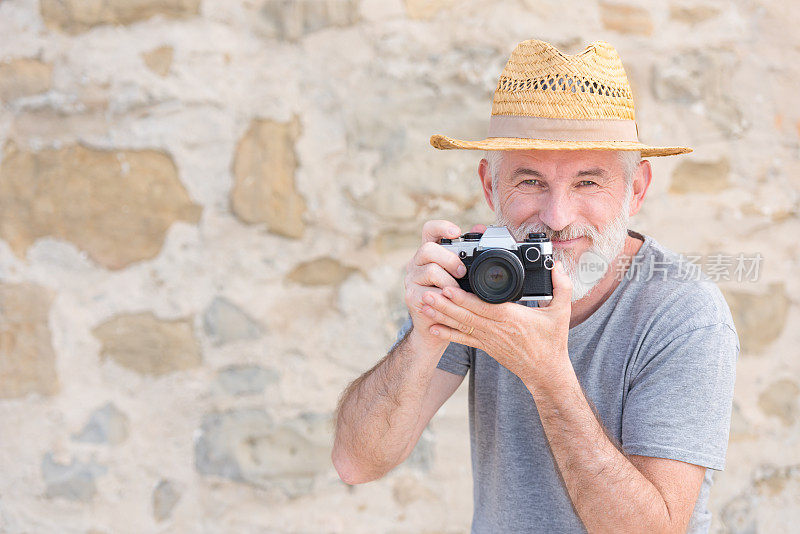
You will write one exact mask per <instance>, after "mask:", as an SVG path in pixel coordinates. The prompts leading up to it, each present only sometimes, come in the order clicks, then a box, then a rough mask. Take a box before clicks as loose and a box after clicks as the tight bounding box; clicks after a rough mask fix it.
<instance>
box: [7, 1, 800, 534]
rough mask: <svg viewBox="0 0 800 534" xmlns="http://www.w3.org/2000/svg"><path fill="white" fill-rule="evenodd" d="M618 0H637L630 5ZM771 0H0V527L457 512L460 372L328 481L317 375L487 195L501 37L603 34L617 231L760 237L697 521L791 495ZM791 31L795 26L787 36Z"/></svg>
mask: <svg viewBox="0 0 800 534" xmlns="http://www.w3.org/2000/svg"><path fill="white" fill-rule="evenodd" d="M637 6H638V7H637ZM798 23H800V9H798V8H797V7H796V3H794V2H790V1H788V0H785V1H773V2H756V1H745V0H743V1H738V2H716V1H705V2H701V3H698V2H696V1H691V2H690V1H686V2H684V1H678V0H672V1H669V2H660V1H659V2H656V1H653V2H641V3H636V5H634V2H630V3H623V4H618V3H613V4H612V3H606V2H603V1H601V2H597V3H593V2H574V3H565V2H561V1H557V0H537V1H533V0H516V1H512V0H509V1H505V2H492V3H489V2H477V1H470V2H455V1H435V2H422V1H420V0H406V1H405V2H402V1H401V0H361V1H356V0H352V1H335V2H333V1H332V2H323V1H308V2H278V1H270V2H267V1H264V0H238V1H230V2H228V1H226V2H221V1H220V2H212V1H205V2H200V0H162V1H160V2H159V1H155V0H136V1H135V2H134V1H127V0H108V1H105V2H81V1H79V0H61V1H56V0H41V1H39V2H37V1H35V0H5V1H2V2H0V99H1V100H2V102H3V107H2V109H0V531H8V532H52V531H56V530H57V531H60V532H80V533H83V532H109V533H110V532H148V531H159V532H192V531H194V532H197V531H208V532H323V531H324V532H345V531H346V532H459V531H464V530H466V529H467V528H468V526H469V524H470V519H471V510H472V503H471V498H472V493H471V483H472V482H471V470H470V466H469V445H468V429H467V421H466V418H467V415H466V414H467V412H466V400H467V399H466V383H465V384H464V385H462V387H461V389H460V390H459V391H458V392H457V393H456V394H455V396H454V397H453V398H452V399H451V400H450V401H449V402H448V403H447V404H446V405H445V406H444V407H443V408H442V410H441V412H440V413H439V415H437V416H436V418H435V419H434V420H433V422H432V423H431V425H430V427H429V429H428V430H427V431H426V433H425V434H424V435H423V438H422V441H421V443H420V444H419V445H418V447H417V449H416V450H415V452H414V453H413V456H412V457H411V458H410V459H409V460H408V461H407V462H406V463H405V464H403V465H402V466H400V467H398V468H397V469H396V470H395V471H393V472H392V473H391V474H389V475H388V476H387V477H385V479H383V480H380V481H378V482H375V483H370V484H367V485H363V486H356V487H348V486H346V485H345V484H344V483H342V482H341V481H340V480H339V479H338V477H337V475H336V472H335V471H334V469H333V467H332V465H330V460H329V453H330V444H331V438H332V435H331V432H332V427H331V415H332V411H333V408H334V406H335V403H336V400H337V396H338V394H339V393H340V391H341V390H342V389H343V388H344V387H345V385H346V384H347V383H348V382H349V381H350V380H352V379H353V378H354V377H356V376H357V375H358V374H359V373H361V372H362V371H364V370H366V369H367V368H369V367H370V366H371V365H372V364H373V363H374V362H375V361H377V360H378V359H379V358H380V357H381V356H382V355H383V354H384V353H385V351H386V350H387V348H388V347H389V345H390V344H391V342H392V341H393V339H394V334H395V332H396V330H397V328H398V326H399V325H400V324H401V322H402V320H403V318H404V314H405V310H404V306H403V298H402V276H403V266H404V264H405V262H406V261H408V259H409V258H410V256H411V254H412V253H413V251H414V250H415V248H416V246H417V244H418V241H419V232H420V228H421V225H422V223H423V222H424V221H425V220H428V219H431V218H446V219H451V220H453V221H455V222H457V223H458V224H460V225H462V228H466V227H469V226H471V225H472V224H474V223H476V222H483V223H486V222H490V221H491V216H492V214H491V212H490V211H489V210H488V208H487V207H486V205H485V201H484V199H483V196H482V194H481V191H480V189H479V186H478V181H477V173H476V169H477V163H478V160H479V158H480V153H478V152H467V151H447V152H440V151H436V150H434V149H433V148H432V147H431V146H430V145H429V144H428V139H429V137H430V135H431V134H433V133H444V134H447V135H453V136H456V137H461V138H466V139H480V138H482V137H483V136H484V134H485V131H486V126H487V120H488V115H489V112H490V108H491V97H492V92H493V90H494V86H495V84H496V82H497V77H498V76H499V73H500V71H501V69H502V67H503V65H504V64H505V61H506V59H507V57H508V55H509V53H510V52H511V50H512V49H513V47H514V46H515V44H516V43H517V42H519V41H521V40H524V39H529V38H540V39H545V40H548V41H550V42H552V43H554V44H555V45H557V46H559V47H560V48H561V49H562V50H564V51H565V52H567V53H576V52H578V51H580V50H582V49H583V47H584V46H585V45H586V44H587V43H588V42H589V41H592V40H597V39H602V40H607V41H609V42H610V43H612V44H613V45H614V46H615V47H616V48H617V49H618V51H619V52H620V54H621V56H622V59H623V62H624V64H625V67H626V69H627V71H628V75H629V78H630V82H631V84H632V87H633V91H634V95H635V98H636V103H637V110H636V111H637V120H638V124H639V132H640V136H641V138H642V140H643V141H645V142H650V143H653V144H663V145H668V144H686V145H688V146H690V147H693V148H694V150H695V151H694V152H693V153H691V154H689V155H686V156H678V157H671V158H653V159H652V160H651V162H652V166H653V170H654V180H653V184H652V186H651V188H650V191H649V192H648V198H647V199H646V201H645V204H644V207H643V210H642V212H641V213H640V214H639V215H637V216H636V217H635V218H634V219H633V223H632V228H634V229H636V230H639V231H641V232H645V233H648V234H650V235H652V236H653V237H655V238H656V239H657V240H659V241H661V242H662V243H663V244H665V245H667V246H668V247H670V248H672V249H674V250H676V251H678V252H684V253H693V254H701V255H709V254H714V253H723V254H727V255H736V254H739V253H745V254H748V255H752V254H754V253H758V252H760V253H761V254H762V255H763V258H764V260H763V263H762V265H761V271H760V273H759V276H758V279H757V280H756V281H741V282H737V281H736V280H727V281H724V280H723V281H721V282H720V285H721V287H722V288H723V289H724V291H725V293H726V296H727V297H728V298H729V302H730V304H731V306H732V307H733V309H734V312H735V319H736V324H737V327H738V329H739V332H740V335H741V339H742V346H743V350H742V353H741V355H740V359H739V364H738V371H737V382H736V391H735V404H734V413H733V420H732V424H731V439H730V447H729V450H728V458H727V462H728V463H727V466H726V469H725V471H724V472H722V473H718V474H717V477H716V484H715V487H714V488H713V490H712V496H711V502H710V504H711V507H712V511H713V512H714V531H715V532H755V531H759V532H781V531H784V532H786V531H789V530H790V529H791V528H792V527H793V526H796V525H797V523H798V520H800V502H798V501H799V500H800V386H798V383H800V379H798V376H799V375H800V358H798V349H797V347H798V346H800V308H799V307H798V298H800V277H798V276H797V272H798V269H800V265H799V264H798V259H799V255H798V252H799V251H798V237H797V236H798V235H800V221H799V220H798V215H799V214H800V212H799V211H798V207H799V206H800V204H798V202H799V200H798V191H800V182H799V181H798V176H800V162H799V161H798V160H799V159H800V144H799V143H798V140H799V137H800V107H799V106H797V105H796V102H797V87H798V85H799V84H800V67H798V65H800V39H798V38H797V37H796V36H797V35H798V34H797V32H796V28H797V26H798ZM793 36H794V37H793Z"/></svg>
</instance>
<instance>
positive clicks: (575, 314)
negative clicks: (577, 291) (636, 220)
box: [569, 234, 644, 328]
mask: <svg viewBox="0 0 800 534" xmlns="http://www.w3.org/2000/svg"><path fill="white" fill-rule="evenodd" d="M642 244H644V241H642V240H641V239H639V238H636V237H632V236H631V235H630V234H628V235H627V236H626V237H625V247H624V248H623V249H622V252H620V253H619V255H618V256H617V257H616V258H614V261H613V262H612V264H611V267H610V268H609V269H608V271H607V272H606V274H605V276H603V278H602V279H600V281H599V282H597V285H596V286H594V287H593V288H592V290H591V291H590V292H589V294H588V295H586V296H585V297H583V298H582V299H580V300H576V301H575V302H573V303H572V313H571V315H570V319H569V327H570V328H572V327H574V326H577V325H579V324H581V323H582V322H583V321H585V320H586V319H588V318H589V316H591V315H592V314H593V313H594V312H596V311H597V309H598V308H599V307H600V306H602V305H603V303H604V302H605V301H606V300H607V299H608V297H610V296H611V293H613V292H614V290H615V289H616V288H617V286H618V285H619V282H620V280H621V278H622V276H621V274H625V273H626V272H627V270H628V267H627V265H628V263H627V262H628V261H629V258H632V257H633V256H635V255H636V253H637V252H638V251H639V249H640V248H641V247H642Z"/></svg>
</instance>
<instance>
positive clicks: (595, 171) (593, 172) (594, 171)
mask: <svg viewBox="0 0 800 534" xmlns="http://www.w3.org/2000/svg"><path fill="white" fill-rule="evenodd" d="M521 175H528V176H535V177H537V178H544V175H543V174H542V173H540V172H539V171H537V170H534V169H528V168H527V167H522V168H519V169H517V170H515V171H514V172H513V173H511V178H516V177H517V176H521ZM605 175H606V171H604V170H603V169H601V168H600V167H593V168H591V169H584V170H582V171H579V172H578V174H576V175H575V178H580V177H581V176H605Z"/></svg>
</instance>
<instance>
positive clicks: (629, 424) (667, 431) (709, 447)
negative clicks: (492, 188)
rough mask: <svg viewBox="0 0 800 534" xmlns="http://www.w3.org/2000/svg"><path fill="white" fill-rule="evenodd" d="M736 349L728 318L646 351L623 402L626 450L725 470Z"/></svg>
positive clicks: (624, 444)
mask: <svg viewBox="0 0 800 534" xmlns="http://www.w3.org/2000/svg"><path fill="white" fill-rule="evenodd" d="M738 355H739V340H738V337H737V335H736V331H735V330H734V329H733V328H731V326H729V325H728V324H724V323H719V324H714V325H710V326H705V327H700V328H695V329H693V330H690V331H688V332H683V333H678V334H676V335H674V336H673V337H671V338H670V339H668V340H666V341H665V342H664V343H663V344H661V345H660V346H659V347H658V348H656V349H655V350H654V351H653V352H652V353H651V354H649V355H645V357H644V358H642V359H641V361H640V362H638V363H637V365H636V367H637V369H638V371H636V370H635V372H636V374H635V376H634V377H633V378H632V379H631V382H630V387H629V390H628V393H627V398H626V400H625V402H624V406H623V412H622V448H623V450H624V451H625V452H626V453H627V454H637V455H642V456H655V457H659V458H670V459H673V460H680V461H683V462H688V463H691V464H696V465H701V466H705V467H708V468H710V469H715V470H718V471H721V470H722V469H723V468H724V467H725V454H726V452H727V448H728V433H729V430H730V420H731V408H732V404H733V385H734V380H735V375H736V359H737V358H738Z"/></svg>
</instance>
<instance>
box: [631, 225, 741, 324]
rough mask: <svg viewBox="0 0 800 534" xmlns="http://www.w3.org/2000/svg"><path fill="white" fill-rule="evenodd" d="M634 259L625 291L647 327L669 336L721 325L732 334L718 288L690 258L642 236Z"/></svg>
mask: <svg viewBox="0 0 800 534" xmlns="http://www.w3.org/2000/svg"><path fill="white" fill-rule="evenodd" d="M637 260H638V261H634V263H633V264H632V266H631V268H630V272H629V276H630V282H629V289H630V291H629V292H626V293H630V298H631V299H632V300H633V303H634V308H635V309H636V315H637V320H639V321H640V322H643V323H644V324H646V326H647V330H649V331H654V332H656V333H658V334H659V337H662V336H670V337H671V336H675V335H680V334H682V333H688V332H691V331H692V330H696V329H700V328H707V327H716V326H720V325H724V326H725V327H727V328H728V329H729V330H730V331H731V333H732V334H733V335H734V336H736V328H735V326H734V323H733V317H732V315H731V311H730V307H729V306H728V303H727V302H726V301H725V297H724V296H723V294H722V291H720V289H719V287H717V284H716V283H715V282H714V281H713V280H711V279H710V278H709V277H708V276H707V275H706V274H705V273H704V272H703V271H702V270H701V269H700V267H699V266H698V265H697V264H696V263H693V262H691V261H690V258H687V257H685V256H683V255H681V254H678V253H676V252H674V251H672V250H670V249H668V248H667V247H665V246H663V245H662V244H660V243H659V242H658V241H656V240H655V239H653V238H652V237H649V236H645V243H644V245H642V247H641V249H640V253H639V254H637Z"/></svg>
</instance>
